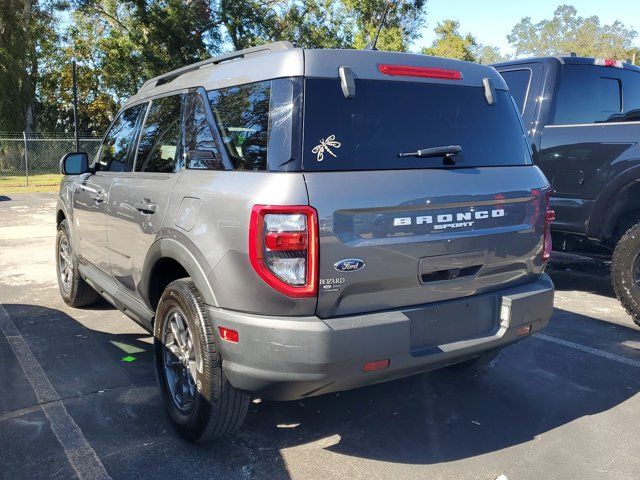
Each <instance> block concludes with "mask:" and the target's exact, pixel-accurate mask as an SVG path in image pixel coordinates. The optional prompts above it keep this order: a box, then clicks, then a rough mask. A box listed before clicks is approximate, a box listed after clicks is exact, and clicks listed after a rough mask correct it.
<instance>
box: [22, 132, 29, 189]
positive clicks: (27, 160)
mask: <svg viewBox="0 0 640 480" xmlns="http://www.w3.org/2000/svg"><path fill="white" fill-rule="evenodd" d="M22 138H23V140H24V173H25V174H26V177H27V187H28V186H29V155H28V154H27V133H26V132H22Z"/></svg>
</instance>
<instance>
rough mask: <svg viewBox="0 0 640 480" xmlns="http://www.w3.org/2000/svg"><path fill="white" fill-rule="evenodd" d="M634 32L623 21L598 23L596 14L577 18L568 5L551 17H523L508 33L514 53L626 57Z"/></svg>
mask: <svg viewBox="0 0 640 480" xmlns="http://www.w3.org/2000/svg"><path fill="white" fill-rule="evenodd" d="M637 35H638V34H637V32H636V31H635V30H633V29H631V28H627V27H626V26H625V25H624V24H623V23H622V22H619V21H616V22H614V23H612V24H611V25H601V24H600V19H599V18H598V17H597V16H592V17H587V18H584V17H579V16H578V15H577V10H576V9H575V8H574V7H572V6H570V5H561V6H559V7H558V8H557V9H556V10H555V12H554V14H553V18H552V19H550V20H542V21H541V22H538V23H532V22H531V18H530V17H525V18H523V19H522V20H521V21H520V22H519V23H518V24H517V25H515V26H514V27H513V30H511V34H510V35H508V36H507V38H508V40H509V43H511V44H512V45H513V46H514V47H515V49H516V55H521V54H530V55H556V54H558V53H568V52H575V53H577V54H578V55H579V56H586V57H605V58H618V59H626V58H627V54H628V52H629V51H630V50H631V49H632V42H633V39H634V38H635V37H636V36H637Z"/></svg>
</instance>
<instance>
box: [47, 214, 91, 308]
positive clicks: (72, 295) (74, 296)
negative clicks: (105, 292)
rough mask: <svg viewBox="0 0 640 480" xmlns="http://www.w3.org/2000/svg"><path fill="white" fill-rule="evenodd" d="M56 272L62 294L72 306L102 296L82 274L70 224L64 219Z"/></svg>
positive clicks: (59, 227) (57, 238)
mask: <svg viewBox="0 0 640 480" xmlns="http://www.w3.org/2000/svg"><path fill="white" fill-rule="evenodd" d="M56 273H57V277H58V288H59V289H60V296H61V297H62V299H63V300H64V301H65V303H67V304H69V305H70V306H72V307H84V306H86V305H91V304H92V303H95V302H96V300H98V298H99V297H100V296H99V295H98V293H97V292H96V291H95V290H94V289H93V288H91V287H90V286H89V284H88V283H87V282H85V281H84V280H83V279H82V277H81V276H80V272H79V271H78V258H77V257H76V255H75V253H73V248H72V244H71V234H70V232H69V224H68V223H67V221H66V220H62V222H60V224H59V225H58V233H57V235H56Z"/></svg>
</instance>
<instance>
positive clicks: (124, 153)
mask: <svg viewBox="0 0 640 480" xmlns="http://www.w3.org/2000/svg"><path fill="white" fill-rule="evenodd" d="M145 108H146V105H136V106H135V107H131V108H127V109H126V110H125V111H124V112H122V113H121V114H120V115H118V118H116V121H115V122H114V123H113V125H112V126H111V129H110V130H109V132H108V133H107V134H106V135H105V137H104V140H103V142H102V146H101V147H100V153H99V156H98V158H97V161H96V163H95V167H96V170H97V171H103V172H127V171H130V170H131V160H130V159H131V155H130V154H129V152H130V149H131V147H132V143H133V142H132V141H133V139H134V134H135V130H136V122H137V120H138V116H139V115H140V114H141V112H143V111H144V109H145Z"/></svg>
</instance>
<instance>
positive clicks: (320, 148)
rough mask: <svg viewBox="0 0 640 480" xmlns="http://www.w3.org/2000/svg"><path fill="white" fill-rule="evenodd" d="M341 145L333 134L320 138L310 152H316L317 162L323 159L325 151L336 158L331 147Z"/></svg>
mask: <svg viewBox="0 0 640 480" xmlns="http://www.w3.org/2000/svg"><path fill="white" fill-rule="evenodd" d="M341 145H342V144H341V143H340V142H338V141H336V136H335V135H329V136H328V137H327V138H323V139H321V140H320V144H319V145H316V146H315V147H313V149H312V150H311V153H315V154H316V160H318V161H319V162H321V161H322V160H324V154H325V152H326V153H328V154H329V155H331V156H332V157H334V158H338V156H337V155H336V154H335V153H333V150H331V149H332V148H340V146H341Z"/></svg>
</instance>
